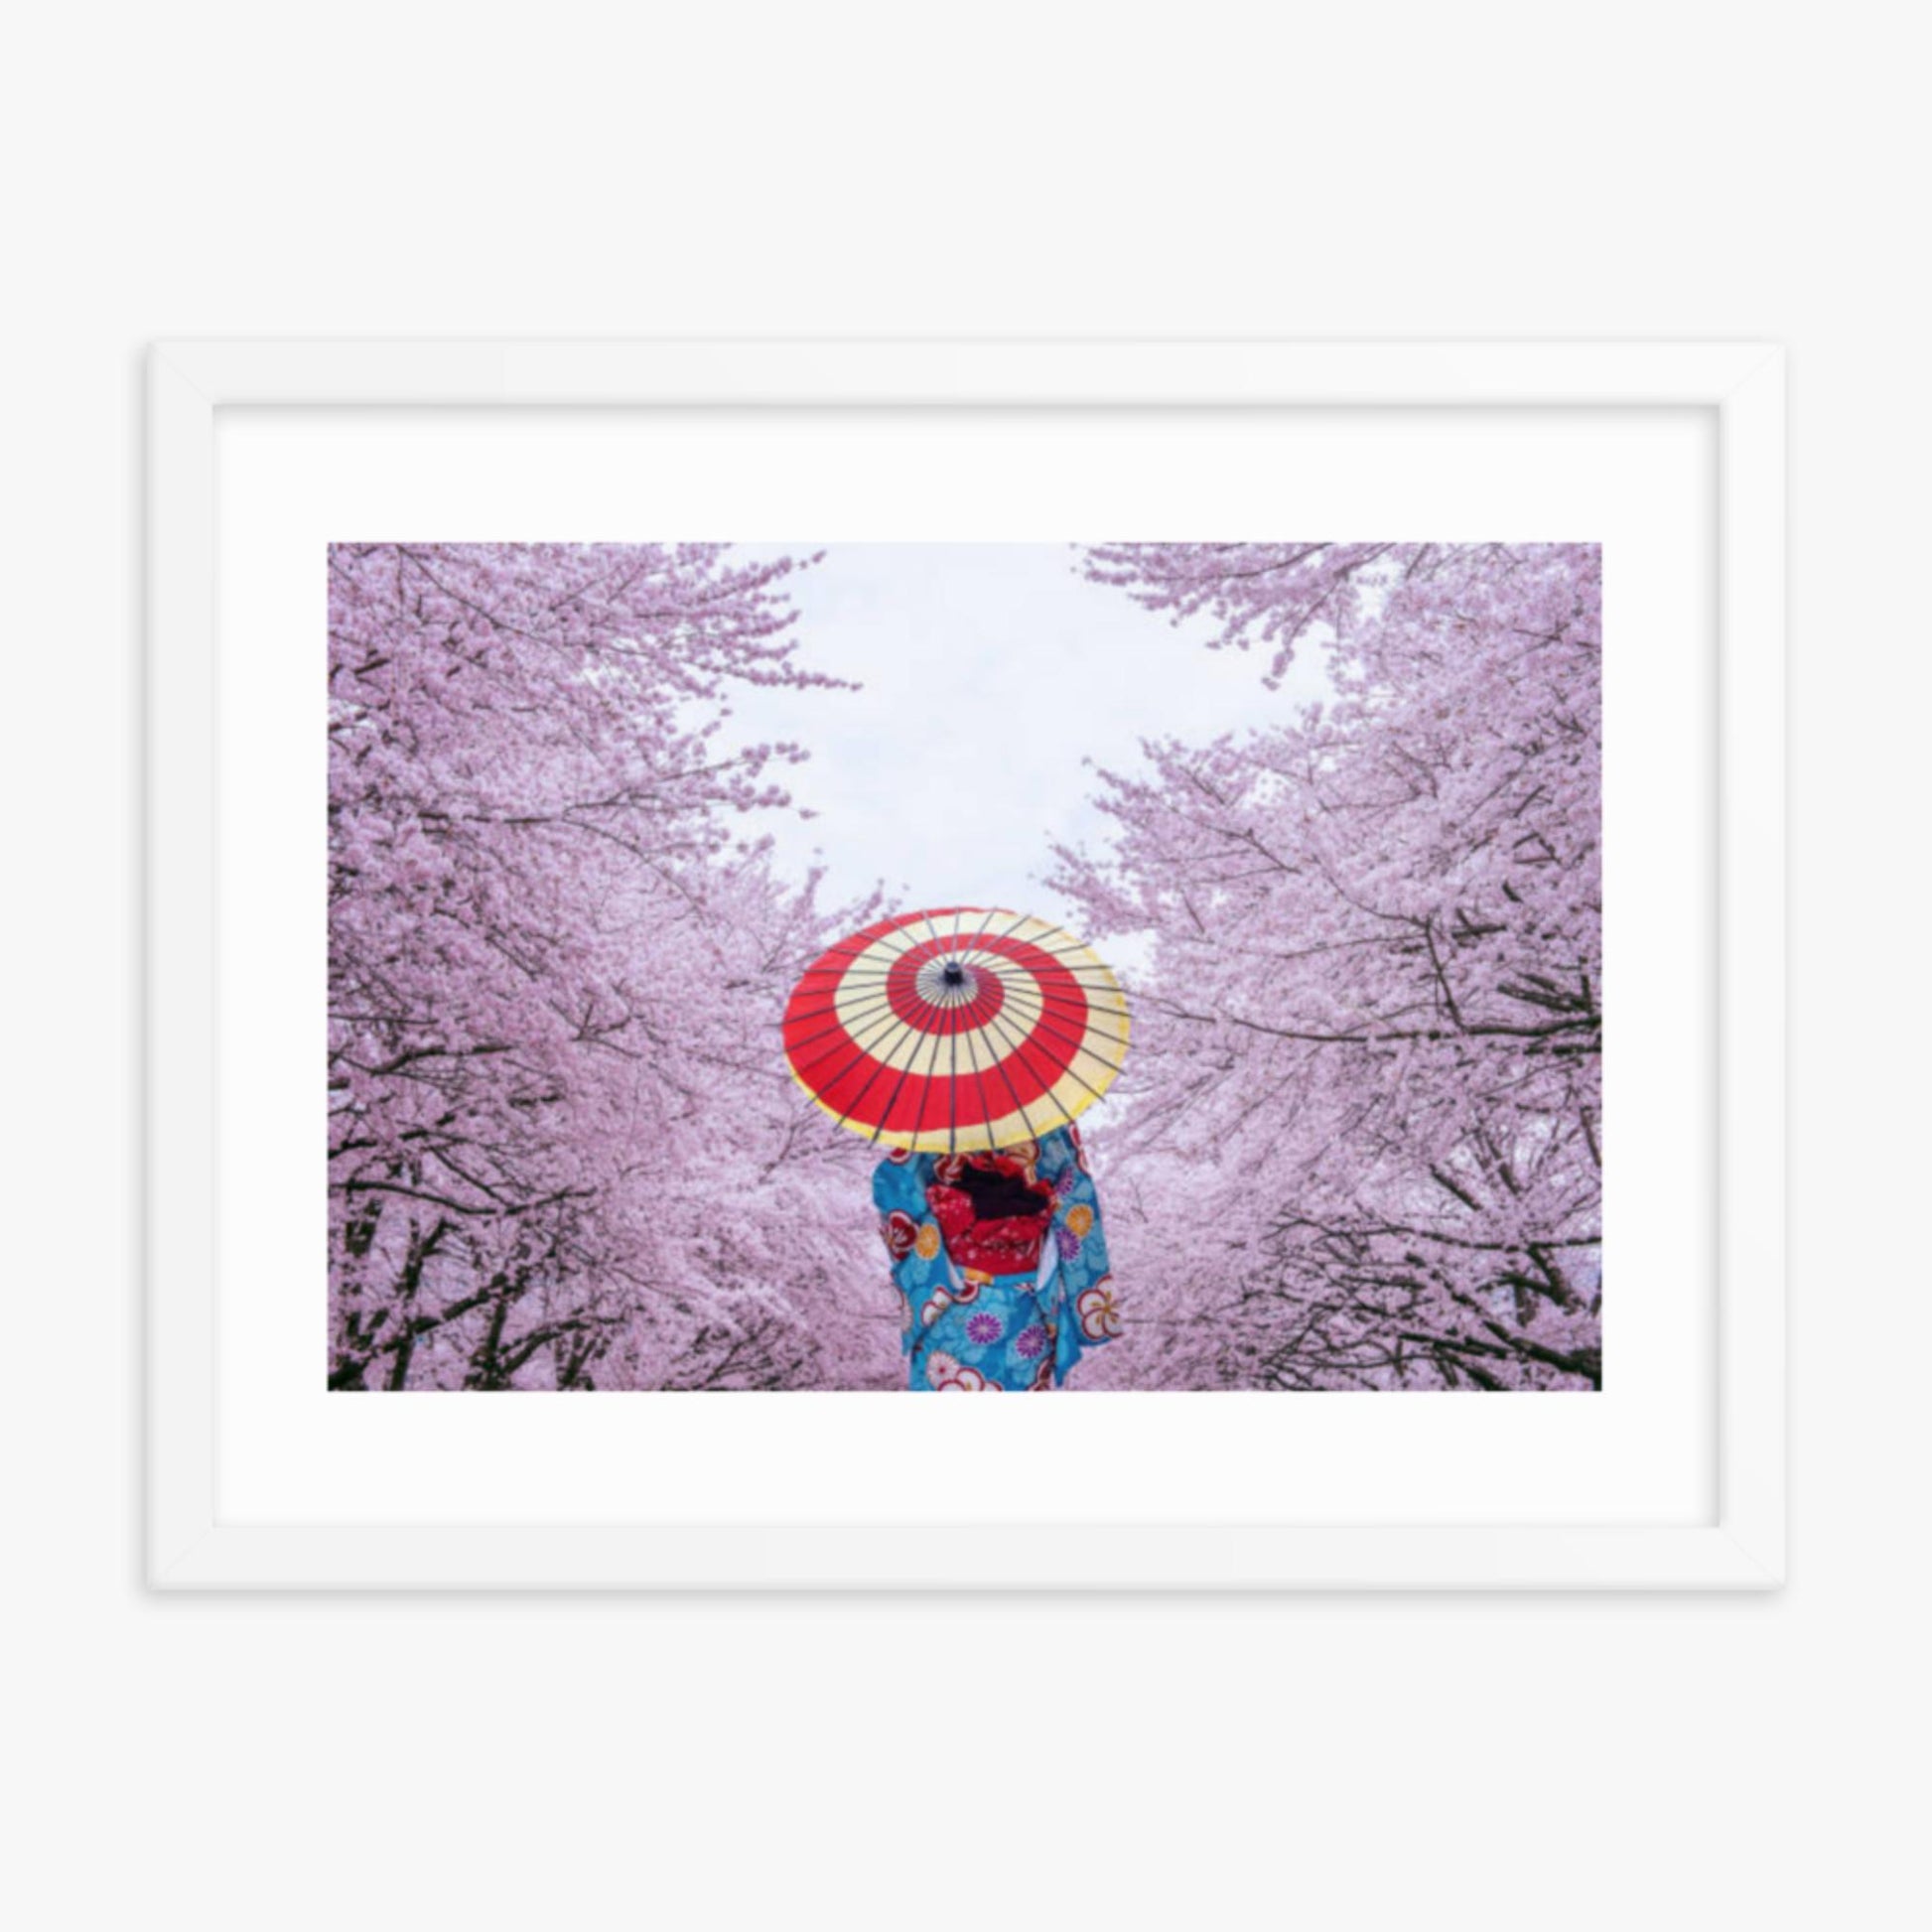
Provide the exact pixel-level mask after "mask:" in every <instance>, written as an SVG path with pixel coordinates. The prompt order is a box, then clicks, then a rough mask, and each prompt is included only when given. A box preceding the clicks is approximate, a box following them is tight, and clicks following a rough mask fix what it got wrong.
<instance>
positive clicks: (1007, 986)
mask: <svg viewBox="0 0 1932 1932" xmlns="http://www.w3.org/2000/svg"><path fill="white" fill-rule="evenodd" d="M1127 1024H1128V1023H1127V999H1126V996H1125V995H1124V994H1123V993H1122V992H1121V990H1120V983H1119V982H1118V981H1117V980H1116V979H1115V978H1114V975H1113V973H1112V971H1111V970H1110V969H1109V968H1108V966H1107V965H1106V963H1105V962H1104V961H1103V960H1101V958H1100V957H1099V956H1098V955H1097V954H1096V953H1095V952H1094V951H1093V950H1092V948H1091V947H1089V946H1087V945H1085V944H1083V943H1082V942H1081V941H1080V940H1078V939H1076V938H1074V937H1073V935H1072V934H1071V933H1069V932H1063V931H1061V930H1060V928H1059V927H1058V926H1054V925H1049V924H1047V922H1046V921H1045V920H1044V919H1035V918H1033V917H1031V916H1029V915H1028V914H1027V913H1024V912H1006V911H1002V910H1000V909H999V908H997V907H992V908H989V907H986V906H979V905H954V906H947V907H944V908H943V909H941V910H938V911H931V912H909V913H906V914H905V915H904V916H902V917H900V918H895V919H881V920H880V921H879V922H878V923H877V924H875V925H869V926H867V927H866V928H865V930H864V931H863V932H855V933H854V934H853V935H852V936H851V937H850V938H849V939H841V940H840V941H839V943H838V944H837V945H835V946H833V947H830V948H829V949H828V950H827V951H826V952H825V953H823V954H822V955H821V956H820V957H819V958H818V959H816V960H815V961H813V963H812V964H811V965H810V966H808V967H807V968H806V969H805V971H804V972H803V973H802V974H801V975H800V976H799V980H798V984H797V986H796V987H795V988H794V989H793V991H792V995H791V1000H790V1003H789V1005H788V1006H787V1007H786V1009H785V1017H784V1045H785V1059H786V1061H787V1062H788V1063H789V1065H790V1067H791V1073H792V1078H793V1079H795V1080H796V1081H797V1082H798V1084H799V1085H800V1086H801V1087H803V1088H804V1089H805V1091H806V1092H807V1093H808V1094H810V1095H811V1097H812V1099H813V1100H814V1101H816V1102H817V1103H818V1105H819V1106H821V1107H822V1108H824V1110H825V1111H826V1112H827V1113H828V1114H830V1115H831V1116H832V1117H833V1119H834V1120H836V1121H838V1123H839V1124H840V1125H841V1126H843V1127H849V1128H851V1129H852V1130H853V1131H854V1132H855V1133H858V1134H863V1135H864V1136H865V1137H866V1138H867V1139H868V1140H870V1141H875V1142H878V1143H880V1144H882V1145H883V1146H886V1147H895V1148H909V1149H912V1150H914V1151H916V1152H919V1153H926V1154H957V1153H962V1152H974V1151H977V1150H981V1149H986V1148H999V1147H1012V1146H1014V1145H1016V1144H1017V1143H1019V1142H1022V1141H1030V1140H1037V1139H1038V1138H1039V1137H1040V1135H1042V1134H1045V1133H1047V1132H1049V1131H1050V1130H1051V1129H1053V1128H1055V1127H1062V1126H1064V1125H1065V1124H1066V1123H1067V1122H1068V1121H1070V1120H1072V1119H1073V1118H1074V1117H1075V1116H1076V1115H1078V1114H1080V1113H1081V1112H1082V1111H1084V1110H1085V1109H1086V1108H1088V1107H1090V1106H1092V1104H1093V1103H1094V1102H1095V1101H1096V1100H1098V1099H1099V1098H1100V1097H1101V1095H1102V1094H1104V1093H1105V1092H1106V1091H1107V1089H1108V1087H1109V1086H1110V1085H1111V1084H1112V1083H1113V1079H1114V1076H1115V1075H1116V1074H1117V1073H1118V1072H1119V1071H1120V1067H1121V1062H1122V1060H1124V1059H1125V1058H1126V1056H1127Z"/></svg>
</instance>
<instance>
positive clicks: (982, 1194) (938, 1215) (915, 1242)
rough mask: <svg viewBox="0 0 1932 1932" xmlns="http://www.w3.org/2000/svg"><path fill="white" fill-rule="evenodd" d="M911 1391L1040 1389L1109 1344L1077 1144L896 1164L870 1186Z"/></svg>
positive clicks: (1116, 1320)
mask: <svg viewBox="0 0 1932 1932" xmlns="http://www.w3.org/2000/svg"><path fill="white" fill-rule="evenodd" d="M872 1198H873V1201H874V1204H875V1205H876V1206H877V1207H878V1209H879V1215H880V1223H879V1226H880V1233H881V1234H882V1235H883V1236H884V1237H885V1241H886V1250H887V1253H888V1254H889V1255H890V1256H891V1257H892V1267H893V1279H894V1280H895V1282H897V1285H898V1292H899V1302H900V1310H899V1326H900V1346H901V1347H902V1349H903V1350H904V1353H905V1355H906V1357H907V1367H908V1386H909V1387H910V1388H913V1389H938V1390H950V1389H964V1390H981V1389H1050V1388H1055V1387H1057V1386H1058V1385H1059V1384H1061V1383H1063V1382H1064V1381H1065V1380H1066V1377H1067V1372H1068V1371H1069V1370H1070V1369H1071V1368H1072V1367H1073V1365H1074V1363H1075V1362H1077V1361H1078V1360H1079V1359H1080V1357H1081V1355H1082V1354H1084V1353H1085V1352H1086V1350H1087V1349H1089V1348H1094V1347H1098V1346H1100V1345H1101V1344H1102V1343H1104V1342H1108V1341H1111V1340H1112V1339H1113V1338H1114V1337H1115V1336H1116V1335H1118V1334H1119V1333H1120V1312H1119V1310H1118V1308H1117V1307H1116V1305H1115V1302H1114V1294H1113V1278H1112V1276H1111V1275H1109V1273H1108V1272H1107V1244H1106V1240H1105V1238H1104V1236H1103V1234H1102V1232H1101V1226H1100V1201H1099V1198H1098V1196H1097V1195H1096V1194H1095V1192H1094V1186H1093V1179H1092V1176H1091V1175H1090V1174H1089V1173H1087V1166H1086V1157H1085V1155H1084V1154H1083V1153H1082V1151H1081V1148H1080V1137H1079V1134H1078V1133H1077V1131H1076V1130H1075V1129H1073V1128H1071V1127H1060V1128H1055V1129H1054V1130H1053V1132H1052V1133H1050V1134H1047V1135H1045V1136H1043V1137H1042V1138H1041V1139H1040V1140H1038V1141H1028V1142H1024V1143H1022V1144H1021V1145H1020V1146H1018V1147H1013V1148H1002V1149H1001V1150H1000V1151H999V1153H998V1154H997V1155H992V1156H986V1155H952V1156H945V1155H938V1156H935V1155H930V1154H904V1153H896V1154H893V1155H890V1156H888V1158H887V1159H886V1160H884V1161H882V1162H881V1163H880V1164H879V1167H878V1169H877V1170H876V1171H875V1173H874V1174H873V1179H872Z"/></svg>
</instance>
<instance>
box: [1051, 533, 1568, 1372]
mask: <svg viewBox="0 0 1932 1932" xmlns="http://www.w3.org/2000/svg"><path fill="white" fill-rule="evenodd" d="M1085 561H1086V568H1087V572H1088V574H1089V576H1090V577H1091V578H1092V579H1093V580H1094V581H1096V582H1098V583H1101V584H1105V585H1109V586H1113V587H1115V588H1118V589H1119V590H1121V591H1122V592H1123V593H1125V594H1126V595H1127V596H1129V597H1131V598H1133V599H1135V600H1136V601H1137V602H1139V603H1141V604H1142V605H1144V606H1146V607H1147V608H1149V609H1151V610H1154V611H1159V612H1163V613H1166V614H1169V615H1171V616H1172V617H1173V618H1174V619H1175V620H1176V621H1180V620H1188V619H1192V620H1198V619H1200V618H1203V617H1205V618H1207V619H1209V620H1211V621H1213V623H1214V625H1215V632H1214V635H1213V637H1212V640H1211V643H1210V647H1211V648H1216V649H1236V650H1247V649H1249V648H1250V647H1251V646H1259V647H1260V648H1261V650H1262V651H1263V652H1264V653H1265V656H1266V665H1265V670H1264V673H1263V676H1262V679H1261V682H1262V684H1263V685H1265V686H1273V685H1277V684H1278V683H1279V681H1280V679H1281V677H1282V674H1283V673H1284V672H1285V671H1286V669H1287V668H1288V666H1289V664H1290V663H1291V662H1292V661H1293V660H1294V658H1295V657H1296V655H1297V654H1298V653H1301V652H1317V653H1319V654H1320V655H1321V657H1322V658H1323V660H1324V661H1325V665H1326V669H1327V673H1328V678H1329V682H1330V684H1331V686H1332V690H1333V696H1332V699H1331V700H1330V701H1328V702H1327V703H1326V704H1325V705H1323V706H1320V707H1314V708H1307V709H1300V710H1291V709H1290V708H1289V707H1288V706H1287V704H1286V701H1285V700H1281V699H1270V698H1268V697H1267V696H1266V694H1265V693H1264V692H1258V693H1257V704H1256V707H1255V711H1254V717H1253V726H1252V729H1250V730H1247V731H1244V732H1239V733H1231V734H1228V735H1226V736H1224V737H1221V738H1218V739H1216V740H1214V741H1213V742H1211V743H1206V744H1183V743H1179V742H1175V741H1161V742H1154V743H1149V744H1147V745H1146V746H1145V747H1144V750H1145V752H1146V759H1147V765H1146V768H1145V769H1136V770H1131V771H1118V772H1103V773H1102V774H1101V780H1100V785H1101V788H1100V791H1099V795H1098V803H1099V805H1100V807H1101V809H1102V810H1103V811H1104V812H1105V813H1106V814H1107V815H1108V816H1109V817H1110V819H1111V820H1112V822H1113V828H1114V836H1113V840H1112V843H1111V845H1109V846H1106V847H1103V849H1101V850H1098V851H1073V850H1068V849H1065V848H1061V849H1059V850H1058V854H1057V868H1056V873H1055V876H1054V879H1053V882H1052V883H1053V884H1054V885H1055V886H1056V887H1057V888H1058V890H1059V891H1060V892H1062V893H1063V894H1064V895H1066V896H1067V897H1068V898H1069V899H1071V900H1072V902H1073V903H1075V904H1076V905H1077V906H1079V907H1080V908H1081V911H1082V914H1083V916H1084V918H1085V920H1086V923H1087V927H1088V934H1089V936H1090V937H1093V938H1095V939H1097V940H1104V938H1105V937H1106V936H1107V935H1108V934H1111V933H1128V932H1136V933H1144V934H1148V935H1151V937H1152V941H1153V966H1152V969H1151V971H1150V972H1149V973H1148V974H1147V975H1146V976H1145V977H1144V982H1143V983H1141V984H1139V985H1136V986H1134V987H1132V988H1131V989H1130V991H1131V993H1132V995H1133V998H1134V1010H1135V1043H1134V1051H1133V1054H1132V1056H1131V1057H1130V1059H1129V1061H1128V1064H1127V1070H1126V1072H1125V1074H1124V1075H1123V1077H1122V1080H1121V1082H1120V1085H1119V1087H1118V1088H1117V1090H1116V1091H1117V1093H1118V1094H1119V1096H1120V1102H1121V1104H1120V1105H1119V1106H1118V1107H1117V1108H1110V1109H1109V1110H1108V1112H1109V1114H1110V1116H1111V1118H1110V1119H1108V1120H1107V1121H1105V1122H1102V1121H1100V1120H1099V1119H1098V1118H1097V1117H1096V1120H1095V1124H1094V1127H1093V1129H1092V1133H1091V1137H1090V1138H1091V1139H1092V1141H1093V1142H1094V1144H1095V1146H1096V1150H1097V1154H1098V1158H1099V1160H1100V1161H1101V1162H1103V1163H1104V1164H1105V1168H1104V1172H1105V1173H1106V1174H1107V1176H1108V1182H1109V1192H1108V1196H1107V1199H1108V1208H1109V1216H1110V1220H1109V1236H1110V1241H1111V1248H1112V1258H1113V1261H1114V1265H1115V1269H1116V1272H1117V1274H1118V1276H1119V1278H1120V1281H1121V1283H1122V1298H1121V1307H1122V1311H1123V1320H1124V1326H1125V1337H1124V1339H1123V1341H1122V1343H1121V1345H1120V1346H1119V1347H1117V1348H1114V1349H1109V1350H1108V1351H1106V1352H1105V1354H1104V1355H1102V1356H1101V1357H1100V1358H1099V1360H1098V1361H1097V1362H1096V1364H1095V1366H1094V1371H1093V1374H1092V1376H1091V1377H1090V1378H1089V1382H1090V1385H1091V1384H1100V1383H1108V1382H1111V1383H1113V1384H1115V1385H1132V1386H1138V1387H1162V1386H1173V1387H1229V1386H1237V1387H1272V1388H1297V1389H1299V1388H1308V1389H1314V1388H1376V1389H1396V1388H1439V1387H1449V1388H1477V1389H1517V1388H1588V1387H1593V1386H1598V1385H1599V1384H1600V1379H1601V1368H1600V1363H1601V1336H1600V1329H1601V1322H1600V1311H1601V1282H1600V1270H1601V1260H1600V1240H1601V1183H1602V1172H1601V1171H1602V1136H1603V1127H1602V1104H1601V1062H1600V1047H1601V1039H1602V1000H1603V971H1602V887H1601V852H1600V809H1599V797H1600V782H1601V750H1602V734H1601V696H1600V690H1601V680H1600V669H1601V605H1602V567H1601V557H1600V553H1599V551H1598V550H1597V548H1596V547H1595V546H1593V545H1587V544H1536V545H1501V544H1456V545H1442V544H1334V543H1314V542H1311V543H1282V544H1258V543H1247V544H1123V545H1108V546H1103V547H1100V548H1096V549H1093V550H1091V551H1089V552H1088V553H1087V554H1086V559H1085ZM1194 647H1196V646H1194V645H1191V644H1189V643H1186V642H1184V641H1183V640H1182V639H1180V638H1179V637H1176V639H1175V642H1174V645H1173V648H1175V649H1177V650H1178V649H1189V648H1194Z"/></svg>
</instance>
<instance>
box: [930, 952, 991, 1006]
mask: <svg viewBox="0 0 1932 1932" xmlns="http://www.w3.org/2000/svg"><path fill="white" fill-rule="evenodd" d="M979 988H980V982H979V975H978V974H977V973H976V972H974V970H973V969H972V967H970V966H969V965H967V964H966V962H965V961H964V960H963V959H945V958H941V959H929V960H927V961H926V963H925V964H924V966H922V967H921V968H920V969H919V991H920V992H921V993H922V994H923V995H924V996H925V998H926V999H927V1000H928V1001H930V1002H931V1003H932V1004H933V1005H934V1006H946V1007H952V1006H961V1005H963V1004H964V1003H965V1002H966V1001H968V1000H971V999H972V998H974V996H975V995H976V994H977V993H978V992H979Z"/></svg>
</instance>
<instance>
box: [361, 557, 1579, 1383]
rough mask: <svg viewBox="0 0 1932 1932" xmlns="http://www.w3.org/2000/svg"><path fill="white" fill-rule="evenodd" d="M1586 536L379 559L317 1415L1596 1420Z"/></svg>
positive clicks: (368, 588)
mask: <svg viewBox="0 0 1932 1932" xmlns="http://www.w3.org/2000/svg"><path fill="white" fill-rule="evenodd" d="M1601 611H1602V556H1601V551H1600V548H1599V547H1598V546H1597V545H1595V544H1593V543H1532V544H1521V543H1503V542H1494V543H1396V542H1352V543H1342V542H1316V541H1305V542H1286V541H1285V542H1276V543H1256V542H1227V543H1200V542H1197V543H1108V542H1099V543H1064V544H1043V543H1042V544H1010V545H995V544H964V543H962V544H903V543H895V544H866V543H853V544H841V543H826V542H814V543H805V542H799V543H794V544H774V543H728V542H715V543H714V542H707V543H653V542H636V543H595V544H579V543H564V542H530V543H482V544H473V543H422V544H416V543H407V542H397V543H341V544H336V545H333V546H332V547H331V548H330V551H329V555H328V625H329V704H328V729H329V800H328V813H329V841H328V850H329V884H328V893H329V1003H330V1012H329V1048H328V1057H329V1069H328V1095H329V1097H328V1118H329V1157H328V1181H327V1185H328V1194H329V1209H330V1211H329V1243H330V1253H329V1303H328V1365H327V1376H328V1385H329V1387H330V1388H331V1389H334V1390H342V1391H363V1392H368V1391H388V1392H394V1391H407V1390H439V1391H485V1390H553V1391H556V1390H574V1391H584V1392H599V1391H612V1390H635V1391H698V1390H741V1391H744V1390H768V1391H833V1390H846V1391H856V1390H872V1391H881V1392H885V1391H911V1392H915V1393H948V1392H967V1393H982V1392H984V1393H996V1392H1008V1391H1013V1392H1017V1391H1027V1392H1037V1393H1050V1392H1054V1391H1077V1392H1090V1393H1102V1392H1109V1391H1163V1390H1190V1391H1228V1392H1243V1391H1246V1392H1256V1393H1268V1392H1273V1393H1279V1394H1295V1393H1312V1392H1337V1393H1340V1392H1353V1393H1361V1394H1387V1395H1398V1394H1404V1393H1415V1392H1430V1391H1437V1392H1441V1391H1458V1392H1466V1393H1470V1394H1481V1393H1503V1392H1511V1393H1587V1392H1589V1391H1594V1390H1598V1389H1600V1388H1601V1386H1602V1378H1603V1346H1602V1218H1601V1200H1602V1186H1601V1181H1602V1150H1603V1121H1602V1105H1601V1093H1602V1072H1601V1047H1602V997H1603V985H1602V889H1601V824H1602V807H1601V769H1602V713H1601V653H1602V636H1601Z"/></svg>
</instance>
